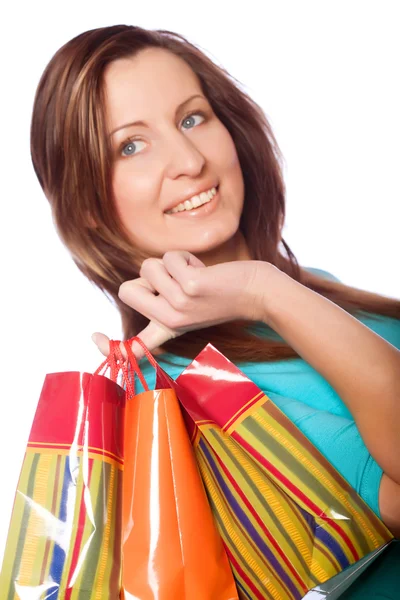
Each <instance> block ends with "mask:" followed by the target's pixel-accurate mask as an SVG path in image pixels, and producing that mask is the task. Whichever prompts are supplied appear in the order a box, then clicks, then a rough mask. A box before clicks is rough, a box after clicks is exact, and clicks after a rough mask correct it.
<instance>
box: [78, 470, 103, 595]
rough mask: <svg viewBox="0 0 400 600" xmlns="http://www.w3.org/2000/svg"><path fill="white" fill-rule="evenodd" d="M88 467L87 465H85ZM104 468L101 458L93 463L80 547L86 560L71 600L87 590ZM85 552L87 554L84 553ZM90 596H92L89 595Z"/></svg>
mask: <svg viewBox="0 0 400 600" xmlns="http://www.w3.org/2000/svg"><path fill="white" fill-rule="evenodd" d="M84 468H86V467H84ZM102 469H103V463H102V461H101V460H94V461H93V465H92V472H91V476H90V482H89V486H88V487H87V488H86V490H85V499H84V502H85V505H86V509H87V510H86V518H85V527H84V530H83V535H82V542H81V547H80V556H85V561H83V562H82V564H81V565H80V567H81V568H80V572H79V573H78V575H77V577H76V579H75V580H74V587H73V592H72V594H71V600H78V599H79V595H80V594H81V590H86V585H85V582H84V581H83V572H84V568H85V567H86V566H87V562H88V561H90V550H91V548H90V541H91V539H92V537H93V535H94V534H95V532H96V525H95V523H94V522H93V523H92V519H94V512H95V510H96V498H97V495H98V493H99V487H100V480H101V474H102ZM84 552H85V555H84ZM88 598H90V596H88Z"/></svg>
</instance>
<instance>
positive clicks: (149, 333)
mask: <svg viewBox="0 0 400 600" xmlns="http://www.w3.org/2000/svg"><path fill="white" fill-rule="evenodd" d="M177 335H178V334H177V333H176V332H175V331H172V330H171V329H168V327H164V325H161V323H155V322H154V321H150V323H149V324H148V325H147V327H145V328H144V329H143V330H142V331H141V332H140V333H139V334H138V336H137V337H139V338H140V339H141V340H142V342H143V343H144V345H145V346H146V347H147V348H148V349H149V350H150V352H153V350H155V349H156V348H158V347H159V346H162V345H163V344H165V342H168V340H171V339H172V338H174V337H177ZM132 350H133V353H134V354H135V357H136V358H137V359H138V360H140V359H141V358H142V357H143V356H144V355H145V353H144V350H143V348H142V346H141V345H140V344H139V343H138V342H135V341H133V342H132Z"/></svg>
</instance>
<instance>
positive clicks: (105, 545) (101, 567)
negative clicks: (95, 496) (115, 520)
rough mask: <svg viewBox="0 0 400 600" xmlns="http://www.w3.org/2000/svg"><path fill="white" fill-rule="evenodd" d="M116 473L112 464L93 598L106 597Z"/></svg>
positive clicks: (96, 599) (95, 599)
mask: <svg viewBox="0 0 400 600" xmlns="http://www.w3.org/2000/svg"><path fill="white" fill-rule="evenodd" d="M115 475H116V469H115V468H114V467H113V466H111V471H110V480H109V482H108V496H107V521H106V525H105V527H104V530H103V540H102V544H101V552H100V559H99V563H98V565H97V572H96V578H95V586H96V587H95V590H94V595H93V592H92V594H91V598H93V599H94V600H102V598H104V597H105V595H104V592H105V590H104V575H105V571H106V569H107V563H108V561H109V558H110V553H109V548H110V537H111V520H112V511H113V505H114V502H113V500H114V498H113V494H114V487H115V486H114V480H115Z"/></svg>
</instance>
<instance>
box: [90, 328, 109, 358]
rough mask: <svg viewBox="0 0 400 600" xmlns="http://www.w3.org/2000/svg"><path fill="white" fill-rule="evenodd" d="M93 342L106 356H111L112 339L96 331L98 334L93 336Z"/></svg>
mask: <svg viewBox="0 0 400 600" xmlns="http://www.w3.org/2000/svg"><path fill="white" fill-rule="evenodd" d="M92 340H93V342H94V343H95V344H96V346H97V347H98V349H99V350H100V352H101V353H102V354H104V356H108V355H109V354H110V338H108V337H107V336H106V335H104V333H100V332H98V331H96V333H94V334H93V335H92Z"/></svg>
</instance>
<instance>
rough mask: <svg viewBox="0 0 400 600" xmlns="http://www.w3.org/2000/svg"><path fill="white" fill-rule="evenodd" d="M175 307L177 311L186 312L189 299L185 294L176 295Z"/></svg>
mask: <svg viewBox="0 0 400 600" xmlns="http://www.w3.org/2000/svg"><path fill="white" fill-rule="evenodd" d="M173 306H174V308H175V309H176V310H181V311H184V310H185V309H186V308H187V306H188V301H187V298H185V296H184V295H183V294H176V295H175V296H174V299H173Z"/></svg>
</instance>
